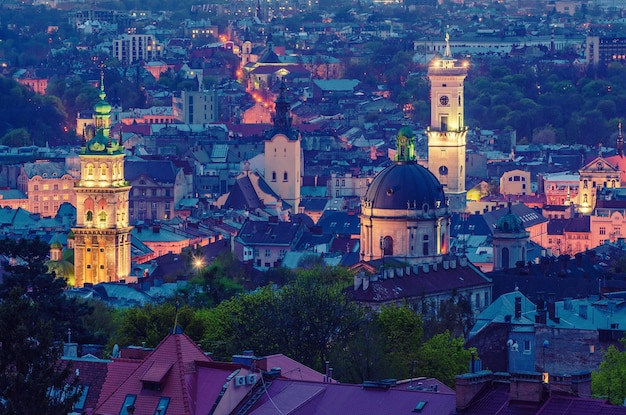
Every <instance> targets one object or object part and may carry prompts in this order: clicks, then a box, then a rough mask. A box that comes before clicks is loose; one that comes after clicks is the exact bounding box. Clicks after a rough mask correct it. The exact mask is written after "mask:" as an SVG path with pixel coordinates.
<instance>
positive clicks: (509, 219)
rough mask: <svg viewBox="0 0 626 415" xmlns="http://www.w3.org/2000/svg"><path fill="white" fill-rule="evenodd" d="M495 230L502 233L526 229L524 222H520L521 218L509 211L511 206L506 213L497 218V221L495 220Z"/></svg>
mask: <svg viewBox="0 0 626 415" xmlns="http://www.w3.org/2000/svg"><path fill="white" fill-rule="evenodd" d="M495 231H496V232H502V233H523V232H525V231H526V229H525V228H524V222H522V219H521V218H520V217H519V216H517V215H516V214H515V213H513V212H511V208H510V207H509V211H508V212H507V213H506V215H504V216H502V217H501V218H500V219H498V222H496V229H495Z"/></svg>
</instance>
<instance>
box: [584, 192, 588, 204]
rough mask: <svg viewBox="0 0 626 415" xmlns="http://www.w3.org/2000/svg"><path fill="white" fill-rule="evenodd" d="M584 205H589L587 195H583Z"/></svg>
mask: <svg viewBox="0 0 626 415" xmlns="http://www.w3.org/2000/svg"><path fill="white" fill-rule="evenodd" d="M583 203H588V199H587V195H586V194H584V195H583Z"/></svg>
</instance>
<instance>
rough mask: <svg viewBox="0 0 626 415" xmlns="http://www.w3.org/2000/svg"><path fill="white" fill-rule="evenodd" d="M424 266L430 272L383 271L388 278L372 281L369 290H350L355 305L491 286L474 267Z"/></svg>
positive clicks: (360, 288) (403, 269) (419, 269)
mask: <svg viewBox="0 0 626 415" xmlns="http://www.w3.org/2000/svg"><path fill="white" fill-rule="evenodd" d="M425 266H426V267H428V271H427V272H424V267H422V266H412V267H401V268H397V269H393V268H389V269H384V270H383V271H385V274H386V277H385V278H383V279H374V280H372V279H370V283H369V286H368V287H367V288H366V289H363V287H359V288H358V289H356V290H355V289H354V288H353V287H350V288H348V289H347V290H348V291H349V293H350V296H351V298H352V299H353V300H354V301H358V302H364V303H384V302H388V301H394V300H399V299H403V298H413V297H419V296H424V295H432V294H436V293H444V292H449V291H451V290H459V289H463V288H468V287H478V286H486V285H490V284H491V281H490V280H489V278H487V277H486V276H485V274H483V273H482V272H481V271H479V270H478V269H477V268H476V267H474V266H473V265H471V264H468V265H466V266H456V267H455V268H448V269H444V268H443V266H442V264H439V265H438V266H437V269H436V270H435V269H434V268H433V267H432V266H428V265H425ZM407 268H408V271H407ZM416 270H418V271H417V272H416Z"/></svg>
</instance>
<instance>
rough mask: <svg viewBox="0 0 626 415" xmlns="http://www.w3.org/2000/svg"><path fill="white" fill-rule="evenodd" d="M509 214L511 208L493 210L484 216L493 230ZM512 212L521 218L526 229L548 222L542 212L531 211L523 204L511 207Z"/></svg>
mask: <svg viewBox="0 0 626 415" xmlns="http://www.w3.org/2000/svg"><path fill="white" fill-rule="evenodd" d="M508 212H509V208H508V207H503V208H501V209H498V210H493V211H491V212H487V213H484V214H483V215H482V216H483V218H484V219H485V221H486V222H487V224H488V225H489V227H490V228H491V229H493V228H495V225H496V223H497V222H498V220H499V219H500V218H501V217H502V216H504V215H506V214H507V213H508ZM511 212H513V213H514V214H515V215H517V216H519V217H520V219H521V220H522V223H523V224H524V227H525V228H526V229H528V228H530V227H531V226H535V225H538V224H540V223H544V222H548V219H546V218H544V217H543V216H542V215H541V212H540V211H537V210H535V209H531V208H529V207H528V206H526V205H524V204H523V203H517V204H514V205H511Z"/></svg>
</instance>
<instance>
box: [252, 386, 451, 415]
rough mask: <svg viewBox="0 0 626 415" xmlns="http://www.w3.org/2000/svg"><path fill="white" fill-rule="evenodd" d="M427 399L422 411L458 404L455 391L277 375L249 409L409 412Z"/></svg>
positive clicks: (266, 414)
mask: <svg viewBox="0 0 626 415" xmlns="http://www.w3.org/2000/svg"><path fill="white" fill-rule="evenodd" d="M420 402H424V403H425V404H423V405H424V406H423V409H421V412H420V413H422V414H425V415H428V414H438V415H441V414H449V413H451V412H452V411H453V410H454V407H455V395H454V393H445V392H433V391H417V390H406V389H398V388H396V387H393V386H392V387H388V388H384V387H383V388H376V387H372V388H370V387H364V386H363V385H348V384H338V383H318V382H307V381H297V380H286V379H276V380H273V381H272V383H271V384H270V385H269V386H268V387H267V390H266V393H264V394H263V395H261V396H260V398H259V400H258V401H257V402H256V404H255V405H254V406H253V407H252V409H251V410H250V411H249V412H247V413H248V414H249V415H274V414H276V413H282V414H284V415H314V414H346V415H349V414H360V415H380V414H404V413H406V414H410V413H412V412H414V409H415V408H416V406H417V405H418V404H419V403H420Z"/></svg>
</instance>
